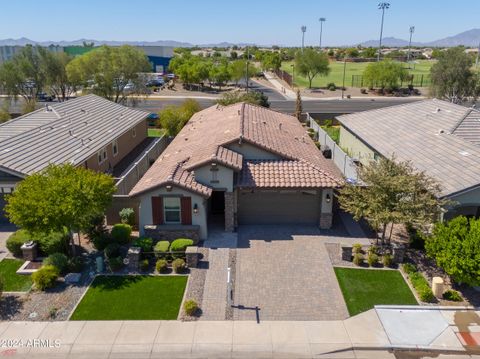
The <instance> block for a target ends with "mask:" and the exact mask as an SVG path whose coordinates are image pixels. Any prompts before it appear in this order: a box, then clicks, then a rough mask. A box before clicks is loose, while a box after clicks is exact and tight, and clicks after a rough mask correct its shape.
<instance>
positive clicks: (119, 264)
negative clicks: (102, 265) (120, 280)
mask: <svg viewBox="0 0 480 359" xmlns="http://www.w3.org/2000/svg"><path fill="white" fill-rule="evenodd" d="M108 266H109V267H110V270H111V271H112V272H116V271H118V270H120V269H122V268H123V266H124V263H123V258H122V257H121V256H118V257H113V258H109V259H108Z"/></svg>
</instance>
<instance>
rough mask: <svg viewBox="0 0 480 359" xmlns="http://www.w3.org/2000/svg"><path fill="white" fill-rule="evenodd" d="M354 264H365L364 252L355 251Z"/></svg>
mask: <svg viewBox="0 0 480 359" xmlns="http://www.w3.org/2000/svg"><path fill="white" fill-rule="evenodd" d="M353 264H355V265H356V266H361V265H362V264H363V254H362V253H355V254H354V255H353Z"/></svg>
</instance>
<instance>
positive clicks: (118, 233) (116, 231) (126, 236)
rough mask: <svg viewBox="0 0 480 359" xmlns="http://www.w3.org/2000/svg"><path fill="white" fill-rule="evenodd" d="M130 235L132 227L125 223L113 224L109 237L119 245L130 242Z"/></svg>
mask: <svg viewBox="0 0 480 359" xmlns="http://www.w3.org/2000/svg"><path fill="white" fill-rule="evenodd" d="M131 234H132V226H130V225H129V224H125V223H118V224H115V225H114V226H113V228H112V232H111V233H110V235H111V236H112V239H113V240H114V241H115V242H117V243H119V244H127V243H129V242H130V235H131Z"/></svg>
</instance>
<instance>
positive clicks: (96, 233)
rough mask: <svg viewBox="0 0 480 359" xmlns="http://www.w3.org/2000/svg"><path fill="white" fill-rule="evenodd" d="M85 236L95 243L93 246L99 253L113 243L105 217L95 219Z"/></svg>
mask: <svg viewBox="0 0 480 359" xmlns="http://www.w3.org/2000/svg"><path fill="white" fill-rule="evenodd" d="M85 234H86V235H87V236H88V239H89V240H90V242H92V243H93V246H94V247H95V248H96V249H97V250H99V251H103V250H104V249H105V247H106V246H107V245H108V244H109V243H110V242H111V238H110V234H109V233H108V230H107V227H106V226H105V218H104V217H103V216H98V217H96V218H94V219H93V220H92V221H91V223H90V227H89V228H87V229H86V231H85Z"/></svg>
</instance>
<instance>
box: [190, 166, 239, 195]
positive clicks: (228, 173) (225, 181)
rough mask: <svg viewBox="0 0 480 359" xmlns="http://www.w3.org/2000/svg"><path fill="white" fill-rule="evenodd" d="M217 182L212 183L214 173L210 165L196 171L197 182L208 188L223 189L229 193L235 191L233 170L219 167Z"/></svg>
mask: <svg viewBox="0 0 480 359" xmlns="http://www.w3.org/2000/svg"><path fill="white" fill-rule="evenodd" d="M216 167H217V169H218V171H216V172H217V182H215V181H212V171H211V170H210V169H211V166H210V165H206V166H203V167H200V168H197V169H195V180H196V181H197V182H200V183H202V184H204V185H206V186H208V187H211V188H215V189H222V190H226V191H228V192H232V191H233V170H232V169H231V168H227V167H224V166H220V165H217V166H216Z"/></svg>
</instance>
